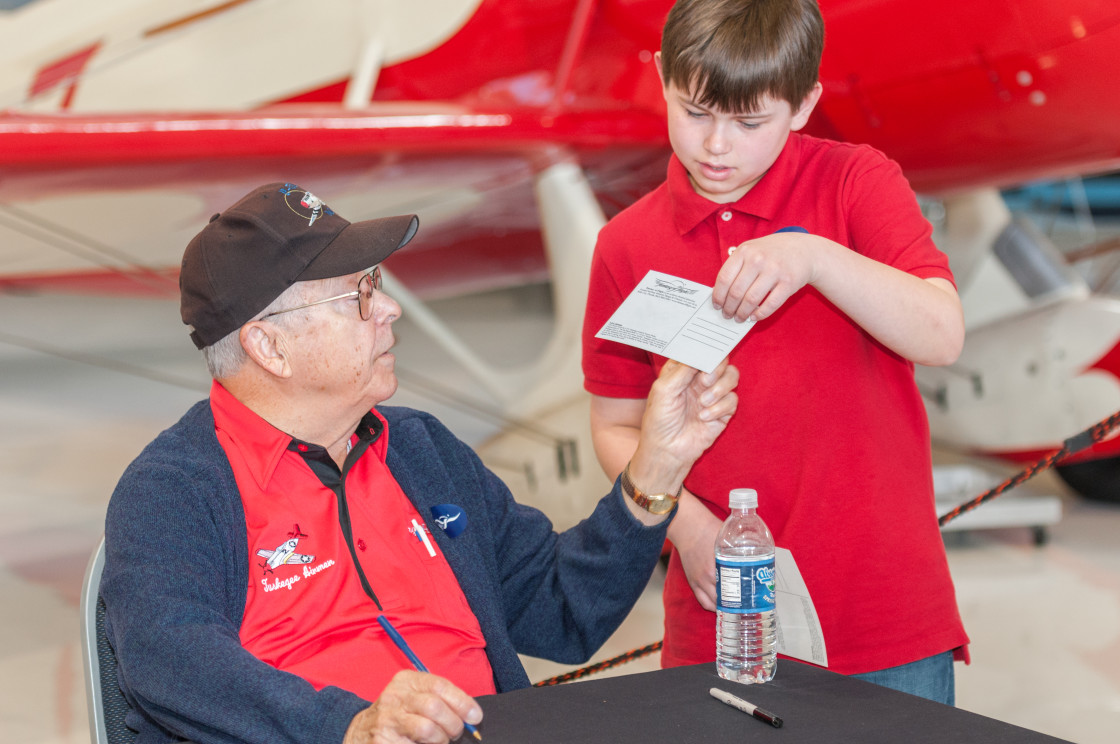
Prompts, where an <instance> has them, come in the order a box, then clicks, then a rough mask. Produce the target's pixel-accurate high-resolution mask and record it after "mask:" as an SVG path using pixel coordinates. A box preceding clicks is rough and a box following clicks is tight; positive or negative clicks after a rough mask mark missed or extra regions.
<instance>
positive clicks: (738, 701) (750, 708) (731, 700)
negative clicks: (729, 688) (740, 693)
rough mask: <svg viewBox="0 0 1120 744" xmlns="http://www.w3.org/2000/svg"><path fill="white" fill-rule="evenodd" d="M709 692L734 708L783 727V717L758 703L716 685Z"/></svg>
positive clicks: (777, 726) (776, 726) (774, 725)
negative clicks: (748, 700)
mask: <svg viewBox="0 0 1120 744" xmlns="http://www.w3.org/2000/svg"><path fill="white" fill-rule="evenodd" d="M708 692H710V693H712V697H714V698H715V699H716V700H719V701H720V702H721V703H727V704H728V705H730V706H731V707H732V708H738V709H739V710H741V711H743V712H744V713H750V714H751V715H752V716H754V717H755V718H757V719H758V720H760V721H766V722H767V723H768V724H770V725H771V726H773V727H774V728H781V727H782V719H781V718H778V717H777V716H776V715H774V714H773V713H768V712H766V711H764V710H763V709H762V708H759V707H758V706H757V705H755V704H753V703H748V702H747V701H746V700H743V699H742V698H738V697H735V696H734V695H732V694H731V693H730V692H724V691H723V690H720V689H718V688H715V687H713V688H712V689H710V690H708Z"/></svg>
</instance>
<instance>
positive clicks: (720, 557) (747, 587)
mask: <svg viewBox="0 0 1120 744" xmlns="http://www.w3.org/2000/svg"><path fill="white" fill-rule="evenodd" d="M730 502H731V503H730V505H731V515H730V516H729V517H728V518H727V521H726V522H724V523H723V527H721V528H720V531H719V536H718V537H717V538H716V546H715V550H716V670H717V671H718V672H719V676H720V677H723V678H724V679H729V680H732V681H733V682H743V683H746V684H751V683H761V682H769V681H770V680H772V679H773V678H774V668H775V666H777V648H776V646H775V640H776V638H775V634H776V628H775V623H776V622H777V619H776V618H775V617H774V538H773V536H772V535H771V534H770V530H769V529H768V528H767V527H766V523H765V522H763V521H762V519H761V518H759V516H758V514H757V513H755V510H756V509H757V508H758V493H757V492H756V491H755V490H754V489H753V488H737V489H735V490H734V491H732V492H731V497H730Z"/></svg>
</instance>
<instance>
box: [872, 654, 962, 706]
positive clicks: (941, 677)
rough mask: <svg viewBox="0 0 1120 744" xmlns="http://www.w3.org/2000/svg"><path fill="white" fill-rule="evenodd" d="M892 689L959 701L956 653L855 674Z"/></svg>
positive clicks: (932, 698) (949, 702) (953, 701)
mask: <svg viewBox="0 0 1120 744" xmlns="http://www.w3.org/2000/svg"><path fill="white" fill-rule="evenodd" d="M851 676H853V677H855V678H856V679H862V680H863V681H865V682H873V683H874V684H877V685H880V686H882V687H889V688H891V689H892V690H899V691H901V692H908V693H910V694H911V695H917V696H918V697H924V698H926V699H928V700H933V701H934V702H937V703H945V704H946V705H955V704H956V699H957V696H956V691H955V680H954V677H953V652H952V651H946V652H945V653H943V654H937V655H936V656H930V657H927V658H925V659H918V660H917V661H912V662H910V663H909V664H902V665H901V666H896V667H890V668H888V669H880V670H879V671H877V672H866V673H864V674H853V675H851Z"/></svg>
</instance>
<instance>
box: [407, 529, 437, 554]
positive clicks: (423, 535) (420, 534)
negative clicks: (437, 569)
mask: <svg viewBox="0 0 1120 744" xmlns="http://www.w3.org/2000/svg"><path fill="white" fill-rule="evenodd" d="M412 533H413V534H414V535H416V539H417V540H419V541H420V542H422V543H424V547H425V548H427V549H428V555H430V556H431V557H432V558H435V557H436V549H435V548H433V547H432V541H431V538H429V537H428V531H427V530H426V529H424V525H422V524H420V523H419V522H417V521H416V520H415V519H414V520H412Z"/></svg>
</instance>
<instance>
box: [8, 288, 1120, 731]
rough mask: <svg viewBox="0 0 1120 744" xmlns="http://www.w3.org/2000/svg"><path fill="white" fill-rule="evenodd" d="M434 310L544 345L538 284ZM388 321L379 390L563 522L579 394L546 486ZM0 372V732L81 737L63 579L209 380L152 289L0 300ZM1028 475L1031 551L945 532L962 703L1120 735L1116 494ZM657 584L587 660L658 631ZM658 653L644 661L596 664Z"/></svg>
mask: <svg viewBox="0 0 1120 744" xmlns="http://www.w3.org/2000/svg"><path fill="white" fill-rule="evenodd" d="M467 302H469V303H470V304H469V308H470V313H469V314H468V313H466V312H464V310H465V309H466V307H467V305H464V304H463V303H467ZM442 310H444V311H446V317H448V318H453V319H457V320H455V321H454V322H456V323H457V324H458V325H459V326H460V327H461V329H462V330H463V331H464V332H465V333H468V334H471V337H472V338H476V339H478V341H477V343H478V344H479V345H480V346H482V347H484V348H485V349H486V351H487V352H488V353H491V354H493V355H499V354H501V355H503V356H502V357H499V358H507V359H510V360H511V361H514V362H516V361H520V360H522V359H524V358H525V357H527V356H531V354H532V352H533V351H534V350H535V349H537V348H539V346H540V344H541V342H542V337H543V335H544V334H545V333H546V328H547V322H548V298H547V292H543V291H541V289H540V288H526V289H522V290H519V291H516V292H507V293H495V294H492V295H485V296H480V297H476V298H472V299H471V300H469V301H468V300H460V301H456V302H447V303H444V304H443V307H442ZM510 319H516V322H513V321H511V320H510ZM498 323H506V324H507V325H506V326H502V327H500V328H498V327H497V326H496V324H498ZM470 324H476V325H473V326H471V325H470ZM397 332H398V336H399V337H400V338H401V341H400V344H399V346H398V349H397V355H398V368H399V371H400V376H401V379H402V385H401V391H400V392H399V393H398V397H397V398H396V399H395V400H394V402H399V403H401V404H402V405H413V406H417V407H421V408H426V409H429V410H433V411H435V412H436V413H438V414H439V415H440V416H441V417H443V418H444V420H445V421H447V422H448V424H449V425H450V426H451V427H452V428H453V429H454V430H456V431H457V432H459V433H460V435H461V436H462V437H463V438H464V439H467V440H468V441H470V442H471V443H472V444H474V445H476V446H477V447H478V448H479V450H480V451H481V452H482V453H483V456H484V458H485V459H486V460H487V461H488V463H490V464H491V466H492V467H493V468H494V469H495V471H496V472H498V473H499V474H500V475H502V476H503V477H504V478H506V479H507V480H508V482H509V483H510V484H511V486H512V487H513V488H514V490H515V492H516V493H517V494H518V496H519V498H522V499H523V500H524V501H527V502H529V503H533V504H535V505H540V506H542V508H544V509H545V510H546V511H548V512H549V513H550V515H552V516H553V518H554V519H555V520H556V521H557V522H558V523H559V524H561V525H566V524H570V523H571V522H572V521H574V520H575V519H576V518H578V516H579V514H580V512H581V510H583V509H586V508H587V506H586V505H587V503H588V500H589V495H590V494H592V493H595V494H598V493H601V492H603V490H604V489H605V485H606V479H605V478H604V477H603V476H602V475H601V474H600V473H599V471H598V468H597V467H596V466H595V463H594V455H593V453H592V451H591V447H590V443H589V440H588V435H587V433H586V421H587V401H586V399H585V398H584V397H582V396H579V395H577V396H575V397H574V398H573V399H572V400H571V401H570V402H569V403H568V404H566V405H563V406H560V407H558V408H557V409H556V410H555V411H553V412H552V413H551V414H550V415H548V416H546V417H543V418H542V419H541V420H540V421H539V423H540V425H541V426H542V427H544V428H547V429H549V430H551V431H554V432H557V433H560V434H563V435H564V436H571V437H574V438H576V439H577V441H578V452H579V457H580V460H581V462H582V469H581V471H580V474H579V475H578V476H574V477H569V478H568V479H567V480H566V481H564V482H561V481H560V479H559V477H558V475H557V469H556V465H555V453H554V451H553V450H552V448H551V447H550V446H547V445H542V444H540V443H538V442H537V441H535V440H532V439H528V438H525V437H523V436H520V435H517V434H506V435H504V436H503V435H499V432H498V431H497V430H496V429H495V428H494V427H493V425H492V424H488V423H484V422H480V421H479V420H477V419H476V418H474V417H472V416H470V415H467V414H465V413H464V412H463V411H462V410H460V409H459V408H458V407H450V406H448V405H447V404H446V402H445V401H443V400H439V401H437V400H434V399H433V398H431V397H430V396H431V394H432V393H431V387H430V386H428V385H427V383H424V382H422V381H423V380H425V379H431V380H436V381H438V382H440V383H441V384H444V385H447V386H449V387H452V388H454V389H458V390H466V388H467V383H466V381H465V380H463V379H462V377H461V376H460V375H457V374H456V373H455V372H454V367H453V365H450V364H448V363H447V361H446V360H445V359H442V358H441V356H440V354H439V353H438V352H436V351H434V350H433V349H432V348H431V347H430V346H429V345H428V343H427V341H426V340H425V339H424V338H423V337H422V336H420V334H419V333H418V332H417V331H416V328H415V327H414V326H411V325H410V324H409V322H408V320H407V318H406V319H405V320H402V321H401V322H400V323H399V324H398V326H397ZM491 347H492V349H491ZM0 369H2V370H3V371H2V374H0V421H2V422H3V426H0V591H2V593H3V595H4V597H5V599H4V601H3V602H2V604H0V628H2V629H3V633H0V739H2V740H3V741H4V742H7V743H8V744H80V743H84V742H87V741H88V733H87V724H86V710H85V701H84V691H83V687H82V678H81V664H82V661H81V652H80V650H79V646H78V611H77V608H78V591H79V586H80V583H81V579H82V574H83V570H84V568H85V566H86V561H87V559H88V557H89V554H90V551H91V550H92V548H93V546H94V545H95V543H96V541H97V540H98V538H99V536H100V534H101V529H102V521H103V518H104V510H105V505H106V502H107V500H108V497H109V493H110V491H111V490H112V487H113V485H114V483H115V482H116V479H117V477H118V476H119V474H120V472H121V471H122V469H123V468H124V467H125V465H126V464H127V463H128V461H129V460H130V459H131V458H132V457H133V456H134V455H135V454H136V453H137V452H138V451H139V450H140V448H141V447H142V446H143V445H144V444H146V443H147V442H148V441H149V440H150V439H151V438H152V437H153V436H154V435H155V434H156V433H157V432H158V431H159V430H161V429H163V428H164V427H166V426H167V425H169V424H171V423H172V422H173V421H174V420H175V419H176V418H177V417H178V416H179V414H180V413H181V412H182V411H183V410H185V408H186V407H187V406H188V405H189V404H190V403H192V402H194V401H195V400H197V399H198V398H200V397H202V396H203V395H204V394H205V391H206V389H207V385H208V380H207V377H206V374H205V369H204V367H203V365H202V363H201V361H200V359H199V358H198V357H197V354H196V352H195V351H194V349H193V348H192V347H191V345H190V343H189V342H188V340H187V338H186V333H185V332H184V330H183V327H182V326H181V324H180V323H179V320H178V313H177V305H176V303H175V302H171V301H157V300H134V299H133V300H127V299H106V298H78V297H48V296H11V295H9V296H0ZM1036 481H1037V485H1035V486H1034V487H1035V488H1038V489H1040V490H1042V491H1044V492H1047V493H1054V494H1058V495H1059V496H1060V497H1061V499H1062V502H1063V510H1064V511H1063V517H1062V519H1061V521H1060V522H1059V523H1058V524H1057V525H1055V526H1054V527H1053V528H1052V529H1051V532H1050V535H1051V539H1050V542H1049V543H1048V544H1047V545H1045V546H1044V547H1036V546H1035V545H1034V544H1033V542H1032V540H1031V535H1030V532H1029V531H1028V530H1025V529H1020V528H1015V529H1002V530H985V531H981V532H975V533H968V534H961V533H955V534H952V535H947V542H948V545H949V559H950V564H951V567H952V571H953V574H954V577H955V580H956V584H957V590H958V596H959V600H960V605H961V610H962V613H963V615H964V619H965V624H966V627H967V628H968V631H969V633H970V635H971V638H972V656H973V662H972V664H971V665H970V666H967V667H966V666H963V665H958V667H957V699H958V704H959V705H960V707H962V708H965V709H968V710H971V711H974V712H976V713H980V714H984V715H988V716H992V717H994V718H998V719H1001V720H1004V721H1009V722H1012V723H1015V724H1017V725H1021V726H1025V727H1027V728H1031V729H1035V730H1038V731H1043V732H1046V733H1049V734H1052V735H1054V736H1057V737H1060V738H1063V739H1068V740H1071V741H1075V742H1081V743H1082V744H1104V743H1105V742H1113V741H1115V740H1116V733H1117V731H1120V547H1118V542H1117V539H1116V535H1117V534H1120V508H1108V507H1106V506H1104V505H1101V504H1096V503H1091V502H1087V501H1084V500H1081V499H1078V498H1076V497H1073V496H1071V495H1069V494H1068V493H1065V492H1063V490H1062V487H1061V486H1060V485H1059V484H1058V483H1057V482H1056V481H1054V480H1051V479H1049V478H1047V477H1045V476H1043V477H1040V478H1039V479H1036ZM1033 483H1035V482H1032V484H1033ZM168 571H169V572H170V573H173V572H174V571H175V567H174V566H168ZM660 579H661V577H660V576H659V575H655V577H654V580H653V581H652V582H651V584H650V586H649V589H648V590H647V592H646V593H645V595H644V596H643V598H642V600H641V602H640V603H639V605H638V606H637V608H636V609H635V610H634V612H633V613H632V614H631V616H630V618H629V619H628V620H627V622H626V623H625V625H624V626H623V628H622V629H620V630H619V631H618V632H617V633H616V634H615V636H614V637H613V638H612V639H611V640H610V642H609V643H608V645H607V647H605V648H604V649H603V650H602V651H601V652H600V654H599V655H598V656H597V657H596V659H597V660H598V659H603V658H608V657H610V656H613V655H615V654H618V653H621V652H623V651H626V650H629V649H632V648H636V647H640V646H643V645H645V644H648V643H650V642H652V641H655V640H657V639H659V638H660V637H661V625H660V623H661V605H660V599H659V593H660ZM656 664H657V659H656V657H647V658H645V659H642V660H639V661H635V662H632V663H630V664H627V665H624V666H622V667H618V668H616V669H615V670H612V671H611V672H607V673H618V674H625V673H631V672H636V671H646V670H648V669H651V668H655V667H656ZM527 666H528V668H529V671H530V677H531V678H533V679H534V680H539V679H544V678H547V677H549V676H552V675H554V674H557V673H560V672H562V671H565V670H566V669H567V668H565V667H561V666H559V665H556V664H552V663H549V662H542V661H539V660H527ZM778 673H779V674H780V673H781V671H780V668H779V672H778Z"/></svg>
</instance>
